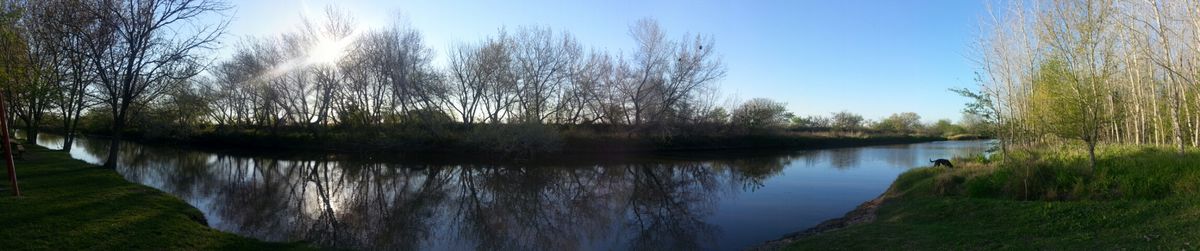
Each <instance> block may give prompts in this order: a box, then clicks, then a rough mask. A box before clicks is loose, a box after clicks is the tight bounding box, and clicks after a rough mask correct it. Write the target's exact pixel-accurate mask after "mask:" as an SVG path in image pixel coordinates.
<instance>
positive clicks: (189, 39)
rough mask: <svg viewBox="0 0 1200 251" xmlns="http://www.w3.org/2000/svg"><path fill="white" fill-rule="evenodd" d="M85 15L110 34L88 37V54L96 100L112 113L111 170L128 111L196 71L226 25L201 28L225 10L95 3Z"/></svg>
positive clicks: (171, 0) (177, 1)
mask: <svg viewBox="0 0 1200 251" xmlns="http://www.w3.org/2000/svg"><path fill="white" fill-rule="evenodd" d="M89 7H90V8H88V10H89V11H90V12H92V14H93V15H95V16H97V17H99V19H100V20H101V23H100V24H99V25H101V26H104V27H110V28H111V29H112V30H111V34H104V33H101V34H97V35H93V36H89V38H88V40H90V41H89V44H88V48H87V50H89V51H88V52H87V54H89V55H90V57H91V59H92V60H90V61H91V62H92V64H93V67H95V69H96V73H97V74H96V75H97V80H99V81H98V83H97V84H98V89H99V92H98V94H99V95H98V96H99V98H100V100H101V101H102V102H103V103H104V104H105V105H107V106H108V109H109V112H110V113H111V116H112V119H113V123H112V125H113V126H112V128H111V129H112V132H111V134H112V138H111V141H112V143H111V144H110V146H109V151H108V152H109V154H108V159H107V160H106V161H105V164H104V166H105V167H108V168H114V167H115V166H116V164H117V156H118V153H119V152H120V144H121V141H122V140H123V139H124V138H123V136H124V130H125V127H126V122H127V119H128V118H129V117H130V116H129V113H130V111H131V110H130V107H133V106H135V105H136V104H145V103H147V102H148V101H150V100H153V99H154V98H155V97H156V96H157V95H158V94H160V93H161V92H163V91H164V88H163V87H164V86H166V83H168V82H169V81H174V80H178V79H184V78H188V77H191V76H194V75H195V74H197V73H198V72H199V70H200V64H201V62H202V60H200V57H201V55H200V54H199V53H198V52H199V51H201V50H206V49H211V47H210V46H212V45H213V44H214V43H215V42H216V40H217V38H219V37H220V36H221V35H222V34H224V32H225V27H226V26H227V24H228V21H224V22H219V23H215V24H213V23H208V24H205V23H200V22H198V20H197V19H198V18H200V17H201V16H204V15H211V14H219V13H220V12H221V11H224V10H226V9H228V8H229V7H228V6H227V5H225V4H224V3H223V2H220V1H218V0H123V1H115V0H114V1H96V2H94V3H92V5H91V6H89Z"/></svg>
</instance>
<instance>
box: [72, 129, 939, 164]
mask: <svg viewBox="0 0 1200 251" xmlns="http://www.w3.org/2000/svg"><path fill="white" fill-rule="evenodd" d="M481 134H486V135H480V134H471V133H447V134H443V135H411V134H405V133H386V132H361V133H326V134H318V135H313V134H301V133H287V134H270V133H257V132H252V131H240V132H228V131H227V132H208V133H202V134H194V135H189V136H172V137H164V136H157V135H151V134H140V133H131V134H128V135H127V136H126V137H127V139H130V140H134V141H137V142H139V143H143V144H148V145H166V146H174V147H188V148H196V149H200V150H206V151H213V152H225V153H259V154H262V153H266V154H271V155H284V156H292V157H299V156H324V155H326V154H329V153H333V154H346V155H356V154H357V155H374V156H375V157H378V156H394V157H396V158H398V160H406V161H413V160H415V161H421V160H428V161H432V162H438V161H440V160H443V159H452V160H455V161H463V160H464V159H463V156H473V157H472V159H469V160H468V161H481V162H503V161H510V160H520V161H522V162H528V161H531V160H532V161H547V162H556V161H559V160H561V159H573V160H588V161H597V160H604V159H613V158H623V157H629V156H637V155H644V154H654V153H690V152H695V153H701V154H704V153H712V152H723V151H746V150H753V151H794V150H815V149H830V148H844V147H860V146H874V145H890V144H912V143H924V142H932V141H942V140H946V138H944V137H934V136H916V135H885V134H878V135H873V134H861V133H860V134H846V135H840V134H799V133H789V134H766V135H722V136H679V137H672V138H648V137H637V136H632V137H630V136H626V135H613V134H577V133H563V134H558V133H554V132H527V131H524V130H523V129H515V130H512V131H508V130H500V131H496V132H488V133H481ZM89 135H90V136H92V137H95V138H104V137H105V134H102V133H101V134H89ZM351 157H352V156H351Z"/></svg>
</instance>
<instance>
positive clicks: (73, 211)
mask: <svg viewBox="0 0 1200 251" xmlns="http://www.w3.org/2000/svg"><path fill="white" fill-rule="evenodd" d="M27 149H28V150H27V152H26V153H25V156H24V158H23V159H19V160H17V161H16V165H17V177H18V179H19V184H20V186H21V191H22V192H23V195H24V196H22V197H13V196H11V195H8V194H4V195H2V196H0V211H3V212H5V213H4V214H0V222H5V225H6V226H5V229H9V231H0V250H25V249H48V250H81V249H100V250H228V249H236V250H264V249H268V250H312V249H315V247H311V246H308V245H307V244H305V243H302V242H267V241H261V240H257V239H253V238H249V237H243V236H239V235H235V234H233V233H228V232H223V231H220V230H217V229H215V228H212V227H210V226H208V222H207V220H206V219H205V217H204V215H203V214H202V213H201V212H200V210H199V209H196V208H195V207H193V206H191V205H190V204H188V203H187V202H185V201H184V200H183V199H181V198H178V197H175V196H174V195H171V194H168V193H166V192H163V191H161V190H158V189H155V188H153V187H150V186H145V185H141V184H137V183H134V182H131V181H128V180H126V179H125V178H124V177H122V176H121V175H120V174H118V173H117V172H116V171H115V170H113V169H107V168H103V167H100V166H97V165H93V164H89V163H86V162H83V161H80V160H76V159H73V158H71V157H70V156H69V155H68V154H67V153H66V152H62V151H56V150H50V149H47V148H44V147H41V146H36V145H34V146H28V148H27ZM0 183H3V185H4V187H8V185H9V184H8V182H7V181H3V182H0ZM4 190H5V191H7V189H4Z"/></svg>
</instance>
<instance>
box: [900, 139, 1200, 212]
mask: <svg viewBox="0 0 1200 251" xmlns="http://www.w3.org/2000/svg"><path fill="white" fill-rule="evenodd" d="M1073 149H1077V148H1068V147H1067V146H1064V147H1062V148H1053V149H1042V150H1038V151H1028V152H1013V153H1010V155H1009V156H1005V157H1004V158H1003V159H1002V160H1001V161H995V160H994V159H988V158H982V157H979V156H976V157H970V158H960V159H956V160H955V164H956V165H955V168H954V169H944V168H942V169H941V170H943V171H933V170H926V169H914V170H911V171H909V172H907V173H905V174H903V175H901V176H900V178H897V180H896V184H897V186H903V187H921V186H922V185H921V184H920V183H921V182H926V183H929V185H928V186H929V188H928V189H926V190H924V191H926V193H928V194H931V195H936V196H968V197H982V198H1003V199H1016V200H1111V199H1162V198H1165V197H1168V196H1195V195H1200V152H1195V151H1191V152H1188V153H1187V154H1185V155H1183V156H1180V155H1178V154H1176V153H1173V152H1172V151H1170V150H1164V149H1160V148H1158V147H1147V146H1113V147H1106V148H1103V149H1102V150H1101V151H1099V153H1098V156H1097V157H1098V161H1097V162H1098V165H1097V168H1096V170H1095V171H1092V170H1091V169H1089V168H1088V163H1087V153H1086V152H1084V151H1082V150H1073ZM989 162H990V163H989ZM922 179H923V180H922ZM910 189H911V188H910ZM914 190H915V189H914Z"/></svg>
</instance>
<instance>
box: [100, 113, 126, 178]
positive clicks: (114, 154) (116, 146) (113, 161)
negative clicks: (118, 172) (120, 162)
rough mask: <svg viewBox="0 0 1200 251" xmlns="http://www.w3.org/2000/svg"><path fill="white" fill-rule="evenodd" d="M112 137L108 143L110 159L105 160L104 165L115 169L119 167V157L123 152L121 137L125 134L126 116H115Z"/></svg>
mask: <svg viewBox="0 0 1200 251" xmlns="http://www.w3.org/2000/svg"><path fill="white" fill-rule="evenodd" d="M114 117H116V119H115V120H114V121H113V127H112V130H113V131H112V138H111V139H110V141H109V145H108V159H107V160H105V161H104V167H105V168H110V169H115V168H117V158H118V156H120V153H121V138H122V136H124V135H123V134H125V118H124V116H121V115H117V116H114Z"/></svg>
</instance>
